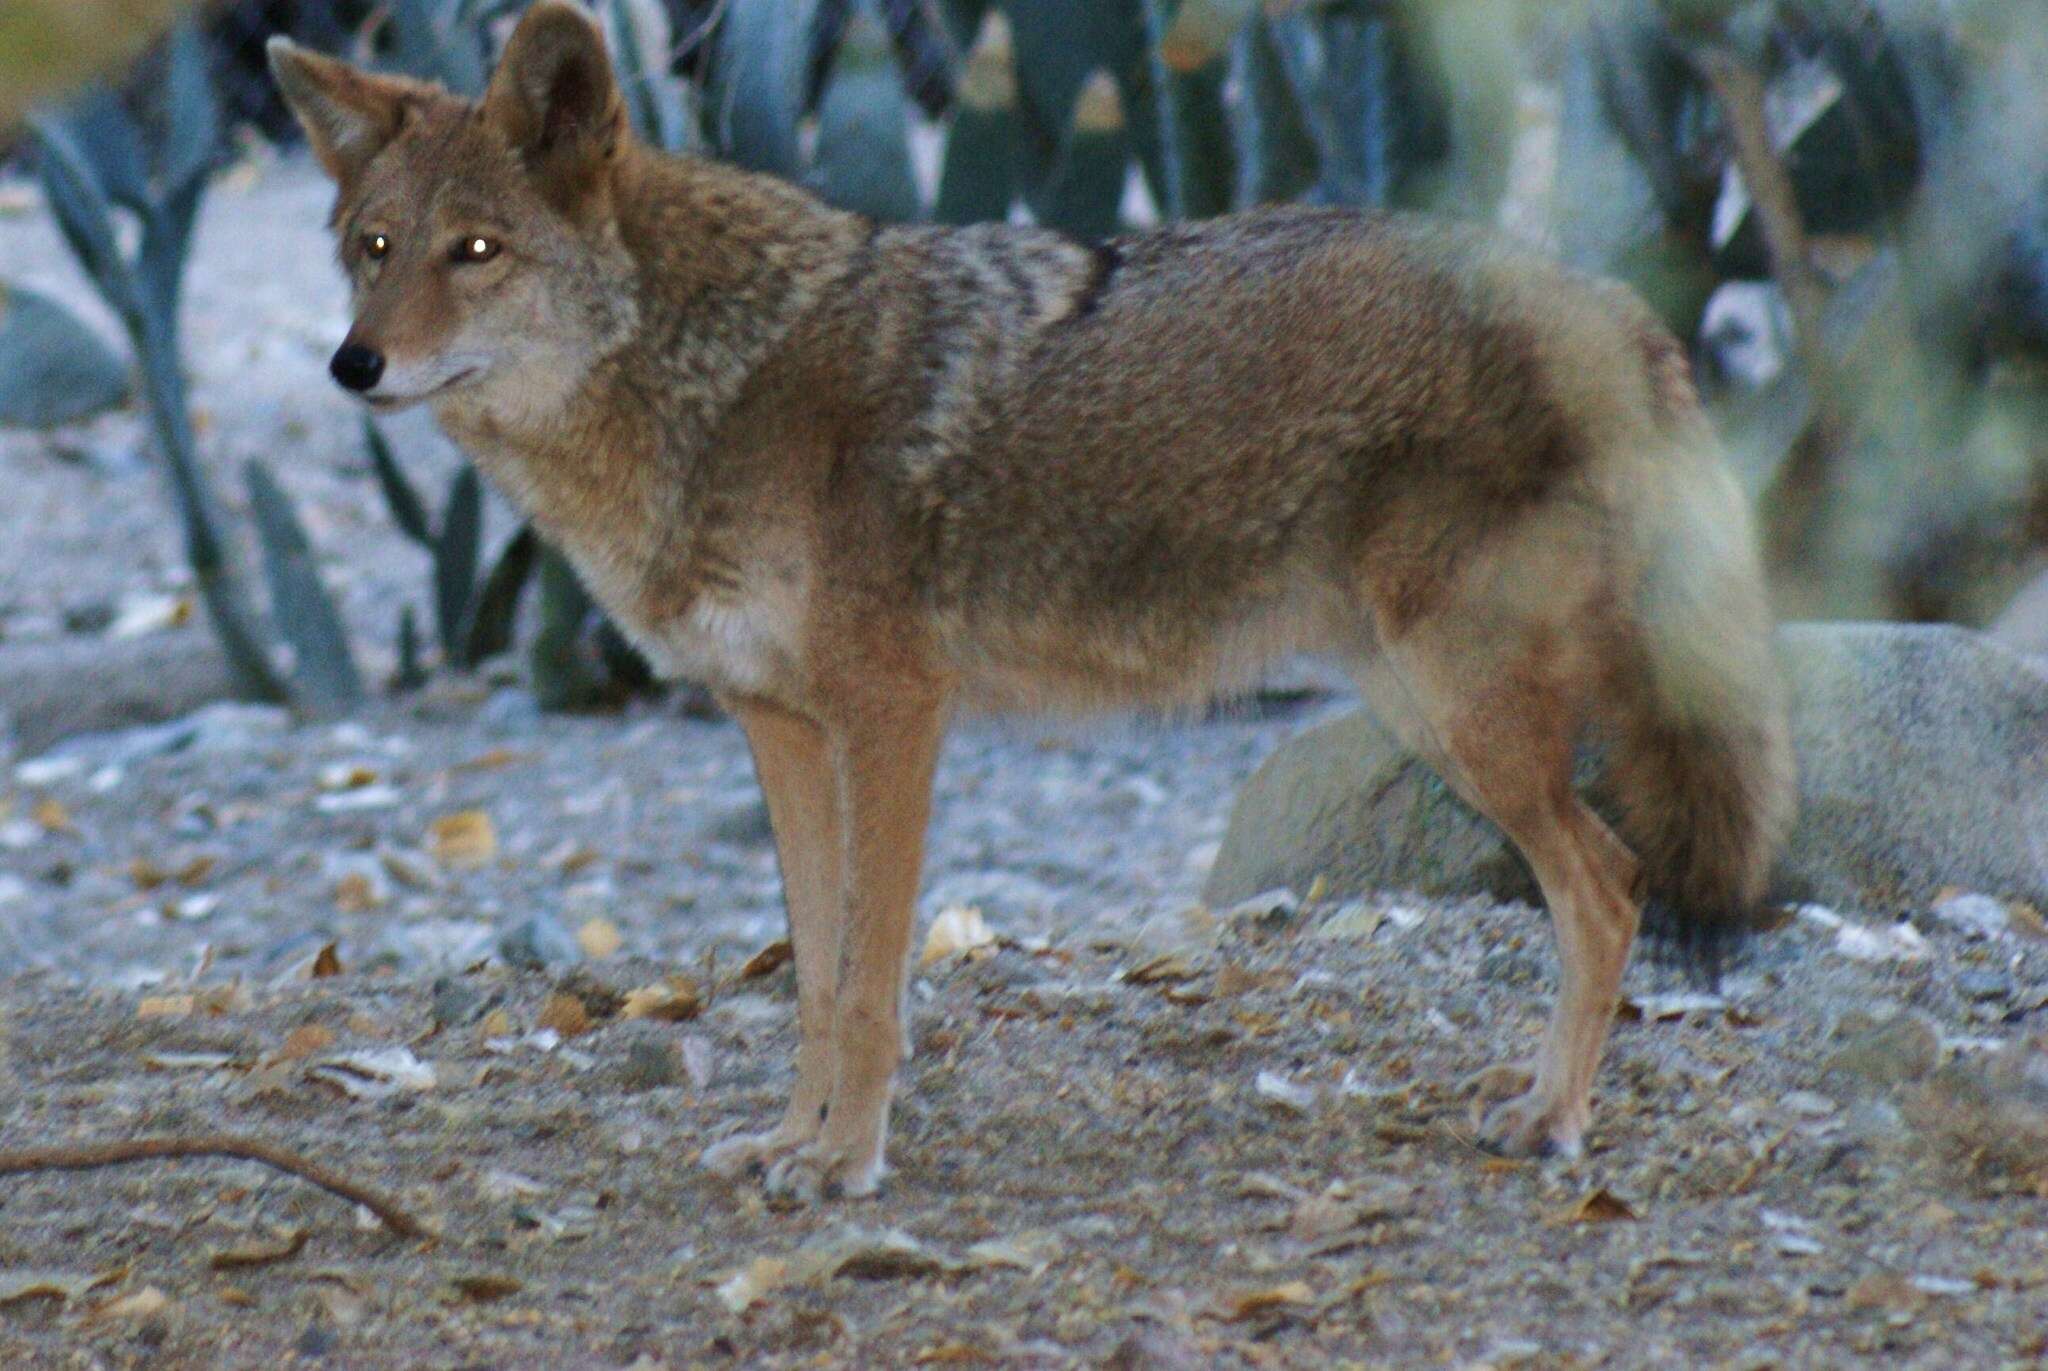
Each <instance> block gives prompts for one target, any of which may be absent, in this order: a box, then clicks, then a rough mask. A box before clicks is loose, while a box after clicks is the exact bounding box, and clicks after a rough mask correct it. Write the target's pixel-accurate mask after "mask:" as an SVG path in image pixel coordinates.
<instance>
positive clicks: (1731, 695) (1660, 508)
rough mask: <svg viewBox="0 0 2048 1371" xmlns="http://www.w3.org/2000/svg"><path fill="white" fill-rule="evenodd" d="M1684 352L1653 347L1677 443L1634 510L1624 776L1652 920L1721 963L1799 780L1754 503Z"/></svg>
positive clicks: (1701, 966) (1692, 957) (1627, 823)
mask: <svg viewBox="0 0 2048 1371" xmlns="http://www.w3.org/2000/svg"><path fill="white" fill-rule="evenodd" d="M1676 354H1677V349H1676V345H1675V344H1672V345H1671V347H1670V350H1669V352H1661V351H1653V352H1652V353H1651V357H1650V363H1651V380H1652V387H1653V392H1654V393H1655V395H1656V397H1657V399H1658V401H1659V408H1660V410H1661V411H1662V412H1661V413H1660V415H1659V419H1660V421H1661V422H1662V424H1663V425H1664V426H1665V428H1666V430H1667V432H1668V434H1669V436H1670V438H1671V440H1672V442H1671V447H1670V449H1669V450H1668V451H1667V452H1666V453H1665V454H1663V456H1662V459H1661V460H1659V461H1657V462H1655V463H1653V464H1652V465H1653V468H1654V474H1653V475H1652V476H1651V479H1650V480H1649V481H1648V482H1647V483H1645V486H1644V487H1643V488H1642V489H1641V490H1639V492H1638V493H1637V498H1638V499H1639V500H1640V503H1639V504H1638V505H1637V508H1636V509H1635V510H1634V511H1633V513H1634V522H1635V532H1636V535H1637V538H1638V539H1639V549H1638V550H1639V555H1640V557H1641V558H1642V561H1641V565H1642V567H1643V575H1642V579H1641V581H1640V582H1639V585H1638V591H1637V595H1636V599H1635V603H1634V605H1633V614H1631V615H1629V616H1628V617H1629V618H1631V619H1632V620H1633V623H1632V625H1631V628H1630V630H1629V631H1628V635H1627V636H1628V638H1629V640H1630V646H1629V648H1628V650H1625V651H1624V652H1623V653H1622V659H1623V660H1622V661H1620V662H1619V663H1618V664H1617V665H1618V667H1619V670H1618V671H1617V673H1616V677H1617V679H1616V680H1615V682H1614V684H1613V689H1614V693H1615V696H1616V699H1615V700H1614V704H1615V705H1616V706H1617V707H1618V713H1617V717H1616V718H1615V719H1614V723H1615V724H1616V728H1615V730H1614V732H1615V736H1614V738H1613V741H1612V745H1611V752H1610V760H1609V763H1608V782H1609V787H1610V789H1611V791H1612V793H1613V795H1614V798H1615V799H1616V801H1617V802H1618V804H1619V807H1620V816H1619V817H1620V827H1621V831H1622V835H1623V837H1624V838H1625V839H1626V840H1627V841H1628V843H1629V845H1630V846H1631V847H1632V848H1633V849H1634V850H1635V852H1636V855H1637V856H1638V857H1639V858H1640V859H1641V860H1642V863H1643V870H1644V875H1645V878H1646V885H1647V891H1648V897H1649V902H1648V906H1647V908H1646V910H1645V921H1644V927H1645V930H1646V931H1647V932H1649V933H1651V934H1652V935H1653V936H1659V935H1661V936H1662V937H1663V938H1664V939H1666V940H1667V942H1668V945H1671V946H1673V947H1675V950H1677V951H1678V952H1679V953H1680V954H1681V955H1682V956H1683V958H1684V959H1685V960H1686V961H1687V962H1688V963H1689V964H1691V965H1692V966H1694V967H1695V968H1696V969H1698V970H1700V971H1702V972H1704V973H1705V974H1707V975H1708V976H1711V975H1713V974H1714V973H1715V971H1716V970H1717V969H1718V967H1719V965H1720V960H1721V955H1722V952H1723V951H1724V949H1725V947H1726V945H1727V943H1728V941H1729V940H1730V939H1731V937H1733V936H1734V935H1737V934H1739V933H1741V932H1742V931H1744V929H1745V928H1746V927H1748V926H1749V925H1750V924H1751V923H1752V922H1753V920H1754V917H1755V914H1756V912H1757V907H1758V905H1759V904H1760V902H1761V901H1762V899H1763V896H1764V888H1765V883H1766V881H1767V879H1768V877H1769V875H1770V867H1771V863H1772V861H1773V859H1774V858H1775V856H1776V855H1777V850H1778V847H1779V845H1780V843H1781V842H1782V841H1783V839H1784V837H1785V835H1786V833H1787V831H1788V829H1789V828H1790V826H1791V822H1792V815H1793V807H1794V803H1795V800H1796V786H1795V781H1794V775H1793V760H1792V744H1791V735H1790V729H1789V725H1788V723H1787V719H1786V700H1785V687H1784V682H1783V678H1782V675H1781V673H1780V671H1779V668H1778V663H1777V661H1776V658H1775V655H1774V652H1773V648H1772V640H1771V619H1770V611H1769V606H1768V604H1767V602H1766V598H1765V593H1764V584H1763V574H1762V570H1761V568H1760V566H1759V564H1758V557H1757V548H1756V539H1755V535H1754V533H1753V532H1752V529H1751V522H1750V516H1749V510H1748V505H1747V501H1746V498H1745V497H1744V495H1743V493H1742V491H1741V490H1740V488H1739V487H1738V486H1737V485H1736V483H1735V480H1734V476H1733V474H1732V473H1731V472H1730V471H1729V470H1728V467H1727V465H1726V463H1725V462H1724V461H1723V460H1722V458H1721V456H1720V452H1719V449H1718V447H1717V445H1716V444H1715V440H1714V437H1713V434H1712V431H1711V429H1710V428H1709V427H1708V425H1707V422H1706V419H1705V417H1704V415H1702V414H1701V412H1700V409H1699V406H1698V402H1697V400H1696V399H1695V398H1694V396H1693V392H1692V387H1691V384H1690V381H1689V380H1688V379H1687V378H1686V376H1685V374H1684V370H1683V367H1684V361H1683V357H1682V356H1681V355H1676Z"/></svg>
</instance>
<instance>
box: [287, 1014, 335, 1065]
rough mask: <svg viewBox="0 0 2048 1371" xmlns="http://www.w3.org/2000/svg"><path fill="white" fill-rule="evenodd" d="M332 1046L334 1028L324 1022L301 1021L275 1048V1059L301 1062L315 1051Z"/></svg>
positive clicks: (324, 1049) (323, 1050)
mask: <svg viewBox="0 0 2048 1371" xmlns="http://www.w3.org/2000/svg"><path fill="white" fill-rule="evenodd" d="M332 1046H334V1030H333V1029H331V1028H329V1027H327V1026H326V1025H325V1024H317V1023H302V1024H300V1025H299V1026H298V1027H297V1028H294V1029H293V1030H292V1031H291V1032H290V1033H288V1034H286V1035H285V1040H284V1042H283V1044H282V1045H281V1046H279V1048H278V1049H277V1054H276V1060H278V1061H284V1062H302V1061H304V1060H305V1059H306V1058H308V1057H310V1056H312V1055H313V1054H314V1053H316V1052H325V1051H326V1050H327V1049H328V1048H330V1047H332Z"/></svg>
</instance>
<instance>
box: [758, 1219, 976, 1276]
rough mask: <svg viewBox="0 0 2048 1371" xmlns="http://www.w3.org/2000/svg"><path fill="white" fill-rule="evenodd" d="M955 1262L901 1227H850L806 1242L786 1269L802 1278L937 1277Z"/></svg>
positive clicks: (951, 1268) (954, 1267)
mask: <svg viewBox="0 0 2048 1371" xmlns="http://www.w3.org/2000/svg"><path fill="white" fill-rule="evenodd" d="M957 1265H958V1264H957V1263H955V1262H952V1261H950V1260H948V1259H947V1258H945V1257H943V1256H941V1255H940V1254H939V1253H937V1252H935V1251H933V1250H932V1249H931V1248H929V1247H927V1246H926V1245H925V1244H923V1243H921V1242H919V1241H918V1240H917V1239H916V1238H913V1237H911V1236H910V1234H908V1233H905V1232H904V1231H903V1230H902V1229H900V1228H873V1229H869V1228H850V1229H844V1230H841V1231H840V1232H837V1233H833V1234H830V1235H828V1236H826V1237H822V1238H814V1239H812V1240H811V1241H810V1242H807V1243H805V1244H804V1245H803V1247H802V1248H800V1249H798V1251H797V1254H796V1258H795V1259H794V1260H793V1261H792V1262H791V1263H790V1264H789V1270H790V1274H791V1275H792V1276H793V1277H795V1278H796V1279H798V1280H803V1281H827V1280H831V1279H833V1278H834V1277H837V1276H853V1277H857V1278H860V1279H863V1280H895V1279H900V1278H902V1277H908V1276H936V1275H940V1274H942V1273H944V1272H946V1271H950V1270H954V1269H956V1268H957Z"/></svg>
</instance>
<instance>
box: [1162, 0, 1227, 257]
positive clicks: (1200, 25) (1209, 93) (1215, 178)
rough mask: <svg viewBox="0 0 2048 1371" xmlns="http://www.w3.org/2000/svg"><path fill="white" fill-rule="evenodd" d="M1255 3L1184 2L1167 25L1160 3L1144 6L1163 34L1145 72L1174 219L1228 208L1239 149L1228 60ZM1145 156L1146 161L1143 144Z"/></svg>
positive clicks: (1164, 183)
mask: <svg viewBox="0 0 2048 1371" xmlns="http://www.w3.org/2000/svg"><path fill="white" fill-rule="evenodd" d="M1254 7H1255V0H1184V3H1183V4H1182V5H1181V7H1180V9H1179V10H1178V11H1176V12H1175V13H1174V16H1173V20H1172V22H1171V23H1170V24H1169V23H1167V22H1166V20H1165V7H1164V5H1163V4H1162V3H1161V0H1146V5H1145V12H1146V23H1147V25H1148V27H1149V29H1150V30H1152V31H1155V32H1158V33H1159V35H1160V36H1159V39H1158V41H1157V42H1156V43H1155V44H1154V45H1153V46H1152V47H1151V49H1150V65H1149V67H1148V68H1147V70H1148V72H1149V74H1150V77H1151V84H1152V96H1153V99H1154V102H1155V104H1156V121H1157V124H1158V133H1157V142H1158V143H1159V151H1158V154H1157V155H1156V156H1155V157H1154V158H1153V159H1152V160H1153V161H1154V162H1156V163H1157V169H1156V171H1154V172H1152V173H1151V175H1152V176H1153V179H1154V182H1155V184H1156V185H1157V186H1159V187H1161V188H1163V189H1164V190H1165V192H1166V195H1165V202H1166V203H1165V208H1166V210H1167V212H1168V214H1170V215H1171V216H1172V217H1173V218H1176V219H1206V218H1209V217H1211V216H1213V215H1218V214H1222V213H1224V212H1225V211H1226V210H1228V209H1229V208H1230V203H1231V194H1232V191H1233V188H1234V184H1235V181H1236V176H1237V167H1236V160H1237V148H1236V145H1235V144H1234V143H1232V141H1231V137H1230V126H1229V121H1228V120H1227V119H1226V117H1225V114H1224V109H1223V87H1224V83H1225V80H1226V78H1227V77H1228V76H1229V73H1230V60H1229V55H1230V51H1231V49H1232V47H1233V46H1234V40H1235V37H1236V34H1237V32H1238V30H1239V29H1241V28H1242V27H1243V26H1244V21H1245V18H1246V16H1247V15H1249V14H1250V13H1251V11H1252V9H1253V8H1254ZM1138 153H1139V156H1140V157H1141V158H1142V157H1144V155H1145V150H1144V148H1143V147H1142V146H1140V147H1139V148H1138Z"/></svg>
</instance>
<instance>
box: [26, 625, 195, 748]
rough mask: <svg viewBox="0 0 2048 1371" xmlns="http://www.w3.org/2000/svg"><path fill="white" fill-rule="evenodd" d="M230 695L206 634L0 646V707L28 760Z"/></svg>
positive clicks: (185, 632) (178, 714)
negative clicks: (59, 745) (69, 742)
mask: <svg viewBox="0 0 2048 1371" xmlns="http://www.w3.org/2000/svg"><path fill="white" fill-rule="evenodd" d="M233 694H234V685H233V682H231V681H230V680H229V679H228V673H227V667H226V665H225V664H224V663H223V662H222V660H221V655H220V648H219V647H218V646H217V645H216V644H215V643H214V641H213V636H212V635H211V634H209V633H207V632H206V631H205V630H203V629H184V630H180V631H178V632H175V633H150V634H144V635H143V636H141V637H137V638H99V637H91V638H87V637H73V638H58V639H53V640H49V641H44V642H23V643H7V644H4V645H0V709H4V711H5V713H6V714H7V715H8V716H9V717H10V721H11V727H12V731H13V733H14V740H15V746H16V747H18V748H19V749H20V751H21V752H23V753H25V754H29V755H33V754H35V753H38V752H42V751H44V750H45V749H47V748H49V747H50V746H51V745H52V744H54V743H56V742H58V741H59V740H61V739H64V738H69V737H72V736H74V735H76V734H80V733H104V732H108V731H111V730H115V729H123V728H134V727H136V726H138V725H143V724H156V723H162V722H163V721H165V720H168V719H176V718H179V717H181V716H184V715H187V714H190V713H191V712H192V711H194V710H196V709H198V708H200V707H201V706H203V705H207V704H210V703H212V702H213V701H215V700H225V699H228V698H229V697H231V696H232V695H233Z"/></svg>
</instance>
